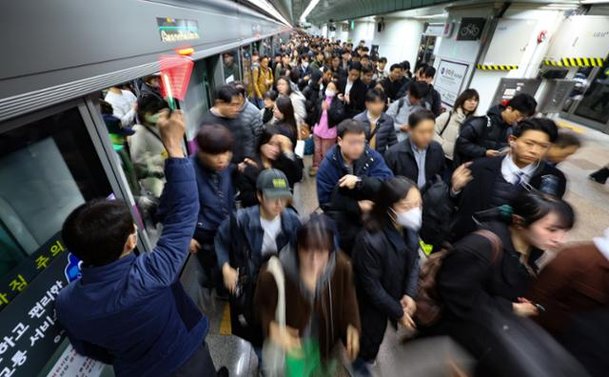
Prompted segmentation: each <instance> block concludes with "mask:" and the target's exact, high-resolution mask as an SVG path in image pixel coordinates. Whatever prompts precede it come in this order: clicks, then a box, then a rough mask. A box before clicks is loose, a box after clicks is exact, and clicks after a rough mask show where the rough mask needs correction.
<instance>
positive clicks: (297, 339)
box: [255, 215, 361, 376]
mask: <svg viewBox="0 0 609 377" xmlns="http://www.w3.org/2000/svg"><path fill="white" fill-rule="evenodd" d="M336 236H337V235H336V233H335V230H334V226H333V224H332V223H331V221H330V220H329V219H328V218H326V217H325V216H323V215H314V216H312V217H311V219H309V221H308V222H307V223H305V224H304V225H302V226H301V228H300V229H299V230H298V232H297V235H296V246H295V247H293V246H291V245H289V244H288V245H287V246H286V247H285V248H284V250H281V251H280V253H279V260H278V261H277V260H276V259H271V260H270V261H269V263H267V265H266V266H264V267H263V268H262V270H261V272H260V276H259V278H258V284H257V287H256V295H255V307H256V312H257V313H259V316H260V319H261V323H262V328H263V333H264V336H265V338H267V339H268V341H270V342H272V343H273V344H275V345H276V346H278V347H279V348H280V349H281V350H283V351H285V352H286V355H287V358H290V357H292V358H293V359H294V358H295V359H296V360H298V358H299V357H298V356H297V355H298V354H300V355H304V357H305V359H304V363H307V362H313V363H315V362H316V359H317V360H318V361H317V362H319V363H320V365H319V367H318V368H316V370H314V371H312V373H311V375H314V376H334V375H336V373H337V366H336V361H335V359H334V358H333V349H334V348H335V347H336V346H337V345H338V344H339V343H341V342H342V343H343V345H344V346H345V348H346V350H347V356H348V357H349V359H350V360H354V359H355V358H356V357H357V354H358V352H359V343H360V333H361V330H360V318H359V312H358V310H357V298H356V294H355V287H354V285H353V271H352V269H351V263H350V262H349V259H348V258H347V257H346V256H345V255H344V254H343V253H342V252H341V251H340V250H338V249H337V247H336V244H335V239H336ZM271 265H273V266H271ZM273 268H278V269H280V270H281V271H282V275H283V276H284V279H283V281H282V282H279V283H278V282H277V280H276V279H275V277H274V275H273V273H271V271H270V270H271V269H273ZM282 283H283V284H282ZM279 284H281V285H282V288H283V289H281V290H280V289H279V288H278V287H279ZM280 292H283V294H284V296H283V297H281V298H280V297H279V294H280ZM280 300H281V301H282V302H283V307H280V309H283V310H285V312H284V313H285V326H281V324H279V323H278V322H277V316H276V315H277V308H278V305H279V302H280ZM290 355H291V356H290ZM295 355H296V356H295ZM263 357H264V355H263ZM300 357H303V356H300ZM333 361H334V362H333ZM294 364H296V363H294ZM301 365H302V362H301ZM267 366H268V367H271V366H270V365H268V364H267V360H263V371H265V372H267V373H265V374H269V373H268V371H266V370H265V367H267ZM286 366H290V363H289V362H286ZM284 371H285V369H283V368H280V370H279V371H274V372H275V373H279V374H277V375H283V373H284ZM292 372H293V373H295V374H294V375H302V374H299V373H304V370H297V371H292ZM272 375H275V374H272Z"/></svg>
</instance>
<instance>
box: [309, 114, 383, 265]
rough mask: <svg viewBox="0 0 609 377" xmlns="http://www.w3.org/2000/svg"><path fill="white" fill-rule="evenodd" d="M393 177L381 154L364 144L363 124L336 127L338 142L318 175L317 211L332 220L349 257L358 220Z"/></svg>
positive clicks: (321, 166)
mask: <svg viewBox="0 0 609 377" xmlns="http://www.w3.org/2000/svg"><path fill="white" fill-rule="evenodd" d="M391 177H393V173H392V172H391V170H389V168H388V167H387V164H385V161H384V160H383V157H382V156H381V154H380V153H379V152H377V151H375V150H374V149H372V148H371V147H370V146H369V145H368V144H367V142H366V127H365V126H364V124H363V123H361V122H359V121H357V120H353V119H346V120H344V121H342V122H341V123H340V124H339V125H338V141H337V145H335V146H334V147H333V148H332V149H331V150H330V151H329V152H328V153H327V154H326V156H325V158H324V160H323V161H322V163H321V164H320V166H319V170H318V172H317V198H318V200H319V205H320V207H321V208H322V209H323V210H324V211H326V213H327V214H328V215H329V216H331V217H332V218H334V220H335V221H336V222H337V225H338V231H339V234H340V235H341V239H340V240H339V242H340V246H341V248H342V249H343V251H345V252H347V253H350V251H351V248H352V246H353V241H354V240H355V236H356V234H357V231H358V229H359V228H360V227H361V221H360V219H361V216H362V214H363V213H366V212H368V211H370V209H371V208H372V202H371V200H374V198H375V195H376V194H377V192H378V190H379V188H380V186H381V182H382V181H383V180H386V179H388V178H391Z"/></svg>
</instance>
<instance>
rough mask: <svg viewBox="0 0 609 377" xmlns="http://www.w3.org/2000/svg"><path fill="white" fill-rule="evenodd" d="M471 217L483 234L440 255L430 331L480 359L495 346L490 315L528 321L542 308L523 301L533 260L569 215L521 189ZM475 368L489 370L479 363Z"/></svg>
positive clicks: (562, 230) (557, 240) (559, 204)
mask: <svg viewBox="0 0 609 377" xmlns="http://www.w3.org/2000/svg"><path fill="white" fill-rule="evenodd" d="M475 217H476V219H477V221H478V223H479V224H480V226H479V228H481V229H483V230H486V231H487V235H484V234H481V233H480V232H475V233H471V234H469V235H468V236H466V237H465V238H463V239H462V240H461V241H459V242H457V243H456V244H455V245H454V246H453V248H452V249H451V250H450V251H449V252H448V254H447V255H446V256H445V257H444V259H443V262H442V266H441V267H440V270H439V271H438V274H437V276H436V289H437V293H438V296H439V297H440V298H441V304H442V306H443V308H444V309H443V313H442V318H441V320H440V322H438V323H436V324H435V325H434V327H435V329H436V332H435V333H436V334H437V333H440V334H447V335H450V336H451V337H453V339H455V340H456V341H457V342H459V343H460V344H461V345H462V346H464V347H465V348H466V349H467V350H468V351H469V352H470V353H471V354H472V356H474V357H475V358H478V359H480V358H481V357H482V356H484V355H485V354H486V353H487V352H488V350H489V347H492V346H493V345H494V344H495V340H494V339H495V337H496V332H495V331H494V330H493V328H492V326H491V325H489V323H488V320H489V317H490V316H493V315H494V314H498V315H509V316H511V315H516V316H520V317H532V316H536V315H537V314H538V312H539V310H544V308H543V307H540V306H538V305H537V304H538V303H536V302H532V301H530V300H529V299H530V298H527V297H525V295H526V294H527V292H528V290H529V288H530V286H531V285H532V283H533V282H534V281H535V279H536V277H537V273H538V271H539V268H538V266H537V263H536V261H537V260H538V259H539V257H540V256H541V255H542V254H543V253H544V252H545V251H546V250H557V249H558V248H560V247H561V246H562V244H563V242H564V240H565V236H566V234H567V231H568V230H570V229H571V228H572V227H573V224H574V222H575V215H574V212H573V208H572V207H571V206H570V205H569V204H568V203H567V202H564V201H562V200H561V199H558V198H556V197H554V196H551V195H547V194H542V193H540V192H537V191H531V192H526V191H525V192H523V193H521V194H520V195H519V196H518V197H517V198H516V199H515V200H514V201H513V202H512V204H511V206H502V207H499V208H495V209H491V210H487V211H482V212H479V213H477V214H476V215H475ZM488 232H490V233H488ZM492 235H494V236H492ZM479 367H480V368H482V369H484V368H492V367H493V366H491V365H485V363H484V360H482V363H481V365H480V366H479ZM481 375H493V374H481Z"/></svg>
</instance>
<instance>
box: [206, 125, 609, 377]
mask: <svg viewBox="0 0 609 377" xmlns="http://www.w3.org/2000/svg"><path fill="white" fill-rule="evenodd" d="M578 129H579V130H581V133H580V136H581V138H582V140H583V143H584V145H583V147H582V148H581V149H580V150H579V151H578V152H577V153H576V154H575V155H573V156H571V157H570V159H568V160H567V161H565V162H563V163H562V164H561V165H560V166H559V168H560V169H561V170H562V171H563V172H564V173H565V175H566V176H567V178H568V189H567V190H568V191H567V194H566V196H565V199H566V200H567V201H569V202H570V203H571V204H572V205H573V207H574V208H575V211H576V215H577V220H576V225H575V228H574V229H573V230H572V231H571V232H570V233H569V240H570V241H585V240H590V239H591V238H592V237H594V236H597V235H600V234H601V233H602V232H603V230H604V229H605V228H607V227H609V184H606V185H600V184H598V183H595V182H592V181H590V180H589V179H588V175H589V174H590V173H592V172H593V171H595V170H597V169H599V168H601V167H602V166H604V165H606V164H609V135H606V134H603V133H601V132H598V131H595V130H593V129H590V128H585V127H581V126H580V127H578ZM310 164H311V159H310V157H306V158H305V166H306V167H305V178H304V180H303V182H301V183H300V184H298V185H297V186H296V188H295V195H294V196H295V203H294V204H295V207H296V208H297V210H298V211H299V213H300V214H301V215H302V216H305V217H306V216H308V215H309V214H310V213H311V212H312V211H314V210H315V209H316V208H317V195H316V192H315V179H314V178H310V177H309V176H308V174H307V173H308V167H309V166H310ZM200 304H201V306H202V307H203V308H204V311H205V312H206V313H207V314H208V316H209V318H210V319H211V331H210V335H209V336H208V338H207V339H208V342H209V345H210V349H211V353H212V357H213V359H214V362H215V363H216V365H217V366H218V367H219V366H226V367H228V368H229V371H230V375H231V376H256V373H257V359H256V356H255V354H254V353H253V351H252V350H251V347H250V346H249V344H248V343H247V342H245V341H243V340H240V339H238V338H236V337H234V336H227V335H229V331H230V328H229V327H227V323H226V321H227V314H226V305H227V304H226V303H225V302H222V301H218V300H215V299H212V298H210V296H209V294H208V293H201V300H200ZM223 322H224V324H223ZM424 348H427V349H429V348H428V347H424ZM424 354H425V352H424V350H423V349H422V348H421V347H417V345H413V344H409V345H407V346H403V345H401V336H400V335H399V334H396V333H395V332H394V331H390V330H389V329H388V333H387V336H386V337H385V341H384V343H383V345H382V347H381V351H380V354H379V357H378V360H377V364H376V366H375V368H374V372H375V374H376V375H377V376H396V375H398V372H397V371H399V375H401V376H423V375H427V376H429V375H430V374H429V372H425V373H422V372H421V371H420V370H414V369H412V368H408V367H404V366H408V365H413V363H412V362H411V361H412V360H420V359H421V357H422V356H423V355H424Z"/></svg>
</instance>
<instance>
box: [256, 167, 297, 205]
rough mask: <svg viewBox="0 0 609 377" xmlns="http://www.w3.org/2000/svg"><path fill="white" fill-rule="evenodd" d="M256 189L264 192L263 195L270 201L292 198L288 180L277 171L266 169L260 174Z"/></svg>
mask: <svg viewBox="0 0 609 377" xmlns="http://www.w3.org/2000/svg"><path fill="white" fill-rule="evenodd" d="M256 189H258V190H259V191H262V195H264V197H265V198H269V199H274V198H282V197H287V198H291V197H292V192H291V191H290V185H289V184H288V178H287V177H286V176H285V174H283V172H282V171H281V170H277V169H265V170H263V171H262V172H260V174H259V175H258V179H257V180H256Z"/></svg>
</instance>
